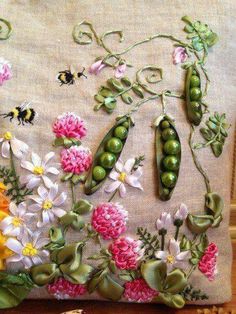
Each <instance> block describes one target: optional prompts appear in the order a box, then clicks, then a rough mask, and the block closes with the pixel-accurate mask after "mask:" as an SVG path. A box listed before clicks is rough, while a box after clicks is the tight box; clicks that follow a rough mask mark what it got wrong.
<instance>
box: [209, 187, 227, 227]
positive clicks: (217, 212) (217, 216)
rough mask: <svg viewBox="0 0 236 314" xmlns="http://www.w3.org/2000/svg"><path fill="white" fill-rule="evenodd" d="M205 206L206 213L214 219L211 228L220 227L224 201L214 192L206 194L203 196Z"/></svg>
mask: <svg viewBox="0 0 236 314" xmlns="http://www.w3.org/2000/svg"><path fill="white" fill-rule="evenodd" d="M205 206H206V209H207V213H208V214H209V215H212V216H213V217H214V222H213V224H212V228H216V227H218V226H219V225H220V223H221V221H222V219H223V216H222V211H223V209H224V201H223V199H222V198H221V196H220V195H219V194H217V193H216V192H211V193H207V194H206V195H205Z"/></svg>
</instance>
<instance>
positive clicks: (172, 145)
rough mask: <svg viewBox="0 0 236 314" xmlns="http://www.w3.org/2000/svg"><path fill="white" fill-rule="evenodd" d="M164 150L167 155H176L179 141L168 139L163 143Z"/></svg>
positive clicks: (178, 150)
mask: <svg viewBox="0 0 236 314" xmlns="http://www.w3.org/2000/svg"><path fill="white" fill-rule="evenodd" d="M164 152H165V153H166V154H169V155H176V154H178V153H179V152H180V142H179V141H176V140H169V141H167V142H165V144H164Z"/></svg>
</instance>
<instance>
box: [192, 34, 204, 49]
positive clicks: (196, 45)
mask: <svg viewBox="0 0 236 314" xmlns="http://www.w3.org/2000/svg"><path fill="white" fill-rule="evenodd" d="M192 45H193V48H194V49H195V50H197V51H201V50H203V48H204V45H203V43H202V42H201V40H200V39H199V37H195V38H193V40H192Z"/></svg>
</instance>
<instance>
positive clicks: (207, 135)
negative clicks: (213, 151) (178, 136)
mask: <svg viewBox="0 0 236 314" xmlns="http://www.w3.org/2000/svg"><path fill="white" fill-rule="evenodd" d="M200 133H201V134H202V136H203V137H204V139H205V140H207V141H210V140H211V139H212V138H213V137H214V133H213V132H212V131H211V130H209V129H207V128H201V129H200Z"/></svg>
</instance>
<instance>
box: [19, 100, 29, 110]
mask: <svg viewBox="0 0 236 314" xmlns="http://www.w3.org/2000/svg"><path fill="white" fill-rule="evenodd" d="M30 105H31V102H27V101H24V102H23V103H22V104H21V105H20V106H19V107H20V109H21V110H25V109H28V108H29V106H30Z"/></svg>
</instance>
